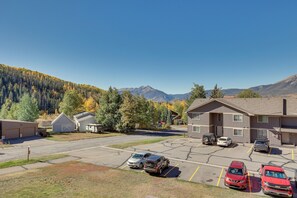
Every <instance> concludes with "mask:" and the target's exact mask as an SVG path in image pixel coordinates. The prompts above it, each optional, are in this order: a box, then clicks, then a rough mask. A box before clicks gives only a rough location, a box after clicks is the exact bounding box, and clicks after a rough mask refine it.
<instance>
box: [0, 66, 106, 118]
mask: <svg viewBox="0 0 297 198" xmlns="http://www.w3.org/2000/svg"><path fill="white" fill-rule="evenodd" d="M67 90H76V91H77V92H78V93H80V94H81V96H82V97H83V98H84V99H85V100H87V99H88V98H90V97H92V98H93V99H99V98H100V95H101V94H102V93H103V92H104V91H103V90H101V89H99V88H97V87H94V86H89V85H81V84H75V83H72V82H68V81H63V80H60V79H58V78H55V77H52V76H49V75H46V74H42V73H39V72H36V71H31V70H27V69H24V68H15V67H10V66H6V65H3V64H0V106H2V105H3V104H4V103H5V101H6V100H7V99H9V100H10V101H12V102H14V103H18V102H20V99H21V97H22V96H23V95H24V94H25V93H28V94H29V95H30V96H32V97H33V98H35V100H36V102H37V105H38V109H39V110H40V111H44V112H47V113H49V114H52V113H55V112H56V111H57V110H58V109H59V104H60V102H61V101H62V99H63V97H64V94H65V92H66V91H67ZM97 103H98V101H97Z"/></svg>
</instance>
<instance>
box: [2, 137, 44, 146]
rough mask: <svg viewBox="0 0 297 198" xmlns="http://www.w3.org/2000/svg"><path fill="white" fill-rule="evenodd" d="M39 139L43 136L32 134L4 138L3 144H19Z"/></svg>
mask: <svg viewBox="0 0 297 198" xmlns="http://www.w3.org/2000/svg"><path fill="white" fill-rule="evenodd" d="M39 139H43V138H42V137H40V136H32V137H26V138H17V139H6V140H3V141H4V142H5V144H21V143H24V142H26V141H32V140H39Z"/></svg>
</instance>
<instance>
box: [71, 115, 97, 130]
mask: <svg viewBox="0 0 297 198" xmlns="http://www.w3.org/2000/svg"><path fill="white" fill-rule="evenodd" d="M73 119H74V122H75V125H76V129H77V130H78V131H81V132H85V131H88V130H89V129H88V125H90V124H96V120H95V115H94V114H93V113H89V112H83V113H79V114H76V115H74V116H73Z"/></svg>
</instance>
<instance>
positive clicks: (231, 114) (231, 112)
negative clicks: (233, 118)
mask: <svg viewBox="0 0 297 198" xmlns="http://www.w3.org/2000/svg"><path fill="white" fill-rule="evenodd" d="M222 114H226V115H243V114H241V113H235V112H233V113H232V112H230V113H228V112H227V113H226V112H224V113H222Z"/></svg>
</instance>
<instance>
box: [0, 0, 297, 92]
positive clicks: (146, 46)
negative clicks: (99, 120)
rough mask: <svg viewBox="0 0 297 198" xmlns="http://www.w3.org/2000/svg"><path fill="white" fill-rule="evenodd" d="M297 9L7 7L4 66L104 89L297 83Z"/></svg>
mask: <svg viewBox="0 0 297 198" xmlns="http://www.w3.org/2000/svg"><path fill="white" fill-rule="evenodd" d="M296 10H297V1H294V0H287V1H280V0H277V1H276V0H260V1H259V0H254V1H253V0H249V1H243V0H242V1H239V0H224V1H222V0H217V1H216V0H204V1H198V0H195V1H194V0H193V1H190V0H188V1H182V0H179V1H176V0H149V1H147V0H143V1H142V0H134V1H132V0H125V1H123V0H119V1H115V0H106V1H99V0H94V1H91V0H88V1H83V0H80V1H75V0H63V1H61V0H47V1H46V0H44V1H40V0H36V1H29V0H28V1H21V0H19V1H16V0H0V63H4V64H7V65H13V66H19V67H26V68H29V69H33V70H37V71H40V72H43V73H47V74H50V75H53V76H56V77H59V78H62V79H65V80H69V81H74V82H77V83H84V84H91V85H95V86H98V87H100V88H103V89H107V88H108V87H109V86H114V87H117V88H122V87H139V86H142V85H151V86H152V87H155V88H157V89H161V90H163V91H165V92H167V93H185V92H188V91H190V89H191V87H192V85H193V83H194V82H195V83H198V84H203V85H204V86H205V87H206V88H207V89H210V88H212V87H213V86H214V84H216V83H218V85H219V86H220V87H223V88H247V87H251V86H255V85H260V84H269V83H274V82H276V81H279V80H281V79H283V78H285V77H287V76H289V75H293V74H296V73H297V12H296Z"/></svg>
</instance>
